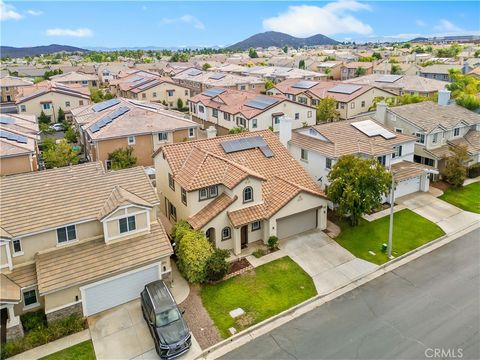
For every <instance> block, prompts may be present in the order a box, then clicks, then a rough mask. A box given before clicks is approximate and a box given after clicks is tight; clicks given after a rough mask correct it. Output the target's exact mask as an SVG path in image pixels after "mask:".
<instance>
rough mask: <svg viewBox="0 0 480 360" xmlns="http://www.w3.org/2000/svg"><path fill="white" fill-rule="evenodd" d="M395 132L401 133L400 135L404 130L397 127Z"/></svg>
mask: <svg viewBox="0 0 480 360" xmlns="http://www.w3.org/2000/svg"><path fill="white" fill-rule="evenodd" d="M395 132H396V133H399V134H403V129H401V128H397V127H396V128H395Z"/></svg>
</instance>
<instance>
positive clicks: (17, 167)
mask: <svg viewBox="0 0 480 360" xmlns="http://www.w3.org/2000/svg"><path fill="white" fill-rule="evenodd" d="M36 168H37V166H36V164H35V166H34V164H33V159H32V155H30V154H28V155H20V156H12V157H3V158H0V175H11V174H20V173H25V172H29V171H33V170H36Z"/></svg>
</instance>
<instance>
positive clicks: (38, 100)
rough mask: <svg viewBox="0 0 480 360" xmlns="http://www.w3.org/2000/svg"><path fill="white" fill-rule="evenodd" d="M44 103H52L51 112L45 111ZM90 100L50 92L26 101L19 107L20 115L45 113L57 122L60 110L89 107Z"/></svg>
mask: <svg viewBox="0 0 480 360" xmlns="http://www.w3.org/2000/svg"><path fill="white" fill-rule="evenodd" d="M67 101H69V102H70V106H67V104H66V102H67ZM44 102H51V103H52V106H51V107H50V109H49V110H44V109H43V107H42V103H44ZM90 103H91V101H90V99H87V98H79V97H76V96H71V95H65V94H59V93H55V92H49V93H47V94H44V95H41V96H37V97H35V98H33V99H30V100H27V101H24V102H22V103H20V104H18V105H17V107H18V113H19V114H32V115H37V116H38V115H40V113H41V112H42V110H43V112H44V113H45V114H46V115H48V116H52V121H53V122H56V120H55V119H56V117H57V115H58V109H59V108H62V110H63V111H65V112H67V111H70V110H71V109H73V108H76V107H79V106H83V105H88V104H90ZM22 105H24V106H25V111H22Z"/></svg>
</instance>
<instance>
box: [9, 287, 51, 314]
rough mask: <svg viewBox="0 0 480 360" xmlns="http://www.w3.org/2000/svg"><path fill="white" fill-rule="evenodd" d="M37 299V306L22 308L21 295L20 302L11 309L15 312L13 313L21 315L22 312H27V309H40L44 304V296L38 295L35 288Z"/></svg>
mask: <svg viewBox="0 0 480 360" xmlns="http://www.w3.org/2000/svg"><path fill="white" fill-rule="evenodd" d="M33 288H34V287H32V288H29V289H33ZM35 288H36V287H35ZM37 301H38V303H39V304H40V305H39V306H37V307H34V308H31V309H28V310H24V309H23V297H22V299H21V300H20V302H19V303H18V304H16V305H14V306H13V311H14V312H15V315H22V314H24V313H26V312H29V311H36V310H39V309H41V308H43V307H44V306H45V298H44V297H43V296H39V295H38V289H37Z"/></svg>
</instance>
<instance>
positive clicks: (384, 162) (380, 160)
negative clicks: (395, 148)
mask: <svg viewBox="0 0 480 360" xmlns="http://www.w3.org/2000/svg"><path fill="white" fill-rule="evenodd" d="M377 160H378V162H379V163H380V164H382V166H385V164H386V163H387V157H386V156H385V155H383V156H379V157H377Z"/></svg>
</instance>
